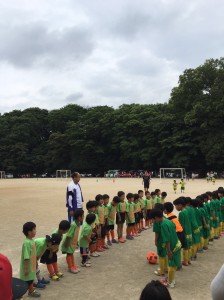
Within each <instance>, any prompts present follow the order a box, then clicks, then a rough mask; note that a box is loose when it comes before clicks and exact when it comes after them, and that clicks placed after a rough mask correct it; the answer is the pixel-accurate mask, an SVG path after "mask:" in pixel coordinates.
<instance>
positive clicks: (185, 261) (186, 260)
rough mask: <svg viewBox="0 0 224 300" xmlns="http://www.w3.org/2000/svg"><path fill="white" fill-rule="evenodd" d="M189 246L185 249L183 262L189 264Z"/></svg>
mask: <svg viewBox="0 0 224 300" xmlns="http://www.w3.org/2000/svg"><path fill="white" fill-rule="evenodd" d="M188 250H189V249H188V248H184V249H183V262H182V264H183V265H185V266H188Z"/></svg>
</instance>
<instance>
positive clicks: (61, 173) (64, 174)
mask: <svg viewBox="0 0 224 300" xmlns="http://www.w3.org/2000/svg"><path fill="white" fill-rule="evenodd" d="M56 178H57V179H63V178H71V170H57V171H56Z"/></svg>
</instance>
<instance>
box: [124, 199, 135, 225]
mask: <svg viewBox="0 0 224 300" xmlns="http://www.w3.org/2000/svg"><path fill="white" fill-rule="evenodd" d="M126 210H127V214H126V222H127V224H134V223H135V214H134V203H129V202H127V203H126Z"/></svg>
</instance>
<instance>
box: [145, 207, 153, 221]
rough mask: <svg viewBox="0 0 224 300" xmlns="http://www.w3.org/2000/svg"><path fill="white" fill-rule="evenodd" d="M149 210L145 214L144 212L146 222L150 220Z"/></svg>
mask: <svg viewBox="0 0 224 300" xmlns="http://www.w3.org/2000/svg"><path fill="white" fill-rule="evenodd" d="M151 211H152V210H151V209H147V212H146V220H147V221H148V220H150V213H151Z"/></svg>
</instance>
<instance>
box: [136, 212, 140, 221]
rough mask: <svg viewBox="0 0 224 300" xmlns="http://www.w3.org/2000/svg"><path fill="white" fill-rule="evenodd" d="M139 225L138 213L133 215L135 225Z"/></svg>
mask: <svg viewBox="0 0 224 300" xmlns="http://www.w3.org/2000/svg"><path fill="white" fill-rule="evenodd" d="M138 223H140V216H139V212H137V213H135V224H138Z"/></svg>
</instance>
